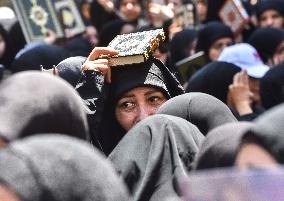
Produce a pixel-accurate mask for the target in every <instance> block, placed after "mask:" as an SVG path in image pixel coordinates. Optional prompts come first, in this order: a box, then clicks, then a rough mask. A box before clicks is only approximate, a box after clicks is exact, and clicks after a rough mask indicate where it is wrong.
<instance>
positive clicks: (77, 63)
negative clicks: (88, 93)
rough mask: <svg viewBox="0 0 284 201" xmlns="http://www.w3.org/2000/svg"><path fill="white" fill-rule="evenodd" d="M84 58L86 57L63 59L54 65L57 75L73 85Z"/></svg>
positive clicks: (80, 72)
mask: <svg viewBox="0 0 284 201" xmlns="http://www.w3.org/2000/svg"><path fill="white" fill-rule="evenodd" d="M85 60H86V57H81V56H78V57H70V58H67V59H64V60H63V61H61V62H60V63H59V64H58V65H57V66H56V69H57V71H58V75H59V77H61V78H62V79H64V80H66V81H67V82H69V84H71V85H72V86H73V87H75V86H76V85H77V83H78V81H79V79H80V77H81V74H82V70H81V67H82V65H83V63H84V62H85Z"/></svg>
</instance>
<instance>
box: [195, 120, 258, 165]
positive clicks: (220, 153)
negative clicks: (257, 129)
mask: <svg viewBox="0 0 284 201" xmlns="http://www.w3.org/2000/svg"><path fill="white" fill-rule="evenodd" d="M252 125H253V124H252V123H249V122H234V123H228V124H224V125H221V126H219V127H216V128H215V129H213V130H212V131H210V132H209V133H208V134H207V136H206V138H205V140H204V141H203V143H202V145H201V147H200V150H199V152H198V155H197V157H196V161H195V169H196V170H201V169H212V168H221V167H232V166H234V163H235V158H236V155H237V151H238V146H239V144H240V141H241V138H242V136H243V134H244V133H245V132H246V130H247V129H249V128H250V127H251V126H252Z"/></svg>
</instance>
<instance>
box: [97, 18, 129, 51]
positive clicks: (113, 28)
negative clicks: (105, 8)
mask: <svg viewBox="0 0 284 201" xmlns="http://www.w3.org/2000/svg"><path fill="white" fill-rule="evenodd" d="M125 24H126V21H124V20H121V19H117V20H113V21H111V22H108V23H106V24H105V25H104V26H103V27H102V29H101V30H100V32H99V38H100V40H99V45H98V46H100V47H105V46H107V45H108V44H109V43H110V41H112V39H114V38H115V37H116V36H117V35H120V34H121V29H122V27H123V26H124V25H125Z"/></svg>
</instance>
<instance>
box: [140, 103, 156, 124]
mask: <svg viewBox="0 0 284 201" xmlns="http://www.w3.org/2000/svg"><path fill="white" fill-rule="evenodd" d="M153 114H155V112H154V110H153V109H152V108H150V107H143V106H141V107H139V109H138V114H137V122H139V121H141V120H143V119H145V118H146V117H148V116H151V115H153Z"/></svg>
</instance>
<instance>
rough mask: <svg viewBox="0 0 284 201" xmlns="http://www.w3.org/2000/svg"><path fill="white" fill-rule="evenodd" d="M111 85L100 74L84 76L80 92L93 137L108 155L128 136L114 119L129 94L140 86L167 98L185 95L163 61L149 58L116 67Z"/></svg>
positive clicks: (92, 73)
mask: <svg viewBox="0 0 284 201" xmlns="http://www.w3.org/2000/svg"><path fill="white" fill-rule="evenodd" d="M111 70H112V72H111V75H112V82H111V84H107V83H104V76H103V75H102V74H101V73H98V72H90V71H87V72H85V73H84V75H83V77H82V79H81V81H80V83H79V84H78V85H77V90H78V92H79V93H80V95H81V97H82V98H83V99H84V100H85V101H86V104H87V106H88V108H89V118H91V119H90V122H92V128H93V129H92V130H93V131H94V133H95V134H94V136H93V137H96V138H98V139H99V141H100V143H101V144H102V147H103V151H104V153H106V154H109V153H110V152H111V151H112V149H113V148H114V147H115V145H116V144H117V143H118V141H119V140H120V139H121V138H122V137H123V135H124V134H125V130H124V129H122V128H121V126H120V125H119V124H118V122H117V120H116V118H115V106H116V102H117V100H118V99H119V98H120V97H121V95H123V94H124V93H125V92H127V91H128V90H131V89H133V88H136V87H141V86H151V87H155V88H158V89H160V90H161V91H162V92H163V93H165V95H166V96H167V97H168V98H171V97H174V96H177V95H180V94H182V93H184V91H183V88H182V86H181V85H180V84H179V82H178V81H177V79H176V78H175V77H174V76H173V75H172V74H171V73H170V72H169V70H168V69H167V68H166V67H165V66H164V65H163V64H162V62H161V61H159V60H157V59H154V58H150V60H148V61H147V62H145V63H141V64H132V65H126V66H120V67H115V68H112V69H111Z"/></svg>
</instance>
